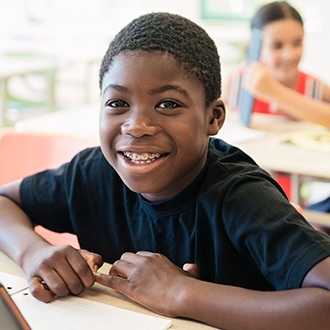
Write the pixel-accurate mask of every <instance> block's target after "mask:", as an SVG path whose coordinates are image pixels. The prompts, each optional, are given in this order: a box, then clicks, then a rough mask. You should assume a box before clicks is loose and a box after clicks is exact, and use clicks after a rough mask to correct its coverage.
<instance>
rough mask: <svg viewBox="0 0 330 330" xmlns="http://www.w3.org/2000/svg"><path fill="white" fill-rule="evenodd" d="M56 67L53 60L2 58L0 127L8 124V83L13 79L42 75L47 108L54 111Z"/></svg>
mask: <svg viewBox="0 0 330 330" xmlns="http://www.w3.org/2000/svg"><path fill="white" fill-rule="evenodd" d="M56 67H57V63H56V61H54V60H52V59H40V58H14V57H13V58H10V57H8V56H0V127H2V126H4V125H5V122H6V112H7V101H8V100H7V92H8V83H9V81H10V79H12V78H13V77H18V76H24V75H29V74H42V75H43V76H44V77H45V82H46V100H45V103H46V107H47V108H48V110H50V111H51V110H53V109H54V107H55V82H54V70H55V69H56Z"/></svg>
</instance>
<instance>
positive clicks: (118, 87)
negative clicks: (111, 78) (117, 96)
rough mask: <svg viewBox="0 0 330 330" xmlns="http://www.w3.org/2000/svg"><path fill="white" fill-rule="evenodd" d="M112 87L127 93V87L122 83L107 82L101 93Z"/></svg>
mask: <svg viewBox="0 0 330 330" xmlns="http://www.w3.org/2000/svg"><path fill="white" fill-rule="evenodd" d="M110 88H113V89H116V90H117V91H118V92H122V93H128V92H129V91H128V89H127V88H126V87H124V86H122V85H116V84H109V85H107V86H105V87H104V89H103V91H102V93H104V92H105V91H106V90H108V89H110Z"/></svg>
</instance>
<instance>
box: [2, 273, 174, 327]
mask: <svg viewBox="0 0 330 330" xmlns="http://www.w3.org/2000/svg"><path fill="white" fill-rule="evenodd" d="M21 280H23V281H25V285H26V283H27V282H26V280H24V279H22V278H19V277H17V276H13V275H9V274H5V273H1V272H0V281H1V282H2V283H4V284H5V285H6V286H13V287H15V291H16V292H15V293H12V294H11V298H12V299H13V300H14V302H15V303H16V305H17V306H18V308H19V309H20V311H21V313H22V315H23V316H24V318H25V319H26V321H27V322H28V324H29V325H30V327H31V328H32V330H45V329H47V330H58V329H61V330H66V329H68V330H69V329H70V330H72V329H80V330H90V329H95V330H99V329H116V330H129V329H137V330H165V329H168V328H169V327H171V325H172V321H171V320H170V319H166V318H161V317H154V316H149V315H145V314H141V313H136V312H132V311H129V310H125V309H122V308H118V307H113V306H110V305H107V304H102V303H99V302H96V301H91V300H87V299H84V298H82V297H74V296H68V297H65V298H60V299H57V300H55V301H53V302H51V303H48V304H46V303H43V302H41V301H39V300H37V299H35V298H34V297H33V296H32V295H31V294H30V292H29V289H28V288H26V289H25V290H21V291H20V290H18V288H22V286H23V285H24V282H23V281H21ZM16 288H17V289H16ZM109 299H111V297H109Z"/></svg>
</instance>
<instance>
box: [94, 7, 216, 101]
mask: <svg viewBox="0 0 330 330" xmlns="http://www.w3.org/2000/svg"><path fill="white" fill-rule="evenodd" d="M134 50H142V51H147V52H153V51H161V52H167V53H169V54H171V55H172V56H173V57H174V58H175V60H176V61H177V63H178V64H179V65H180V66H181V67H182V68H183V69H184V70H185V72H186V73H187V74H188V75H189V76H192V77H194V78H195V79H197V80H198V81H199V82H200V83H201V84H202V85H203V87H204V90H205V95H206V96H205V103H206V105H209V104H210V103H211V102H213V101H214V100H216V99H217V98H219V97H220V94H221V71H220V58H219V54H218V51H217V47H216V45H215V43H214V41H213V40H212V39H211V38H210V36H209V35H208V34H207V33H206V31H205V30H204V29H203V28H201V27H200V26H199V25H197V24H196V23H194V22H192V21H190V20H188V19H187V18H184V17H182V16H180V15H176V14H170V13H149V14H145V15H142V16H140V17H138V18H136V19H134V20H133V21H132V22H131V23H129V24H128V25H126V27H124V28H123V29H122V30H121V31H120V32H119V33H118V34H117V35H116V36H115V38H114V39H113V40H112V42H111V43H110V45H109V48H108V50H107V52H106V54H105V56H104V58H103V60H102V63H101V67H100V72H99V85H100V88H101V86H102V81H103V77H104V75H105V73H106V72H107V71H108V70H109V68H110V65H111V63H112V61H113V59H114V57H115V56H117V55H118V54H120V53H121V52H123V51H134Z"/></svg>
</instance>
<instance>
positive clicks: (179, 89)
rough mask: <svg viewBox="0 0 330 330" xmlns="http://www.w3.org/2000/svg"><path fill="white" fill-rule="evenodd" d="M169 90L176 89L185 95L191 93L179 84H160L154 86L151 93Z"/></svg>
mask: <svg viewBox="0 0 330 330" xmlns="http://www.w3.org/2000/svg"><path fill="white" fill-rule="evenodd" d="M168 90H176V91H178V92H179V93H181V94H183V95H184V96H189V93H188V92H187V91H186V90H185V89H184V88H182V87H180V86H178V85H164V86H160V87H158V88H154V89H152V90H151V91H150V92H149V94H151V95H154V94H159V93H163V92H166V91H168Z"/></svg>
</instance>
